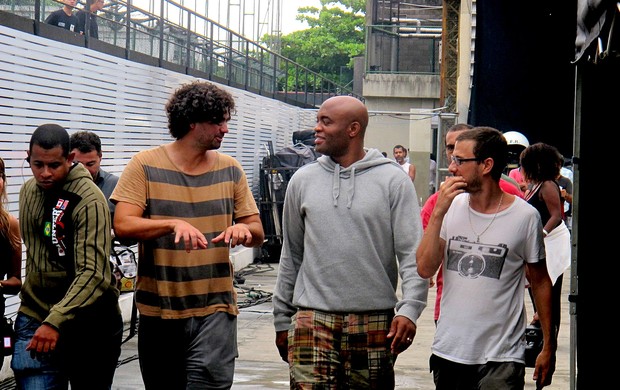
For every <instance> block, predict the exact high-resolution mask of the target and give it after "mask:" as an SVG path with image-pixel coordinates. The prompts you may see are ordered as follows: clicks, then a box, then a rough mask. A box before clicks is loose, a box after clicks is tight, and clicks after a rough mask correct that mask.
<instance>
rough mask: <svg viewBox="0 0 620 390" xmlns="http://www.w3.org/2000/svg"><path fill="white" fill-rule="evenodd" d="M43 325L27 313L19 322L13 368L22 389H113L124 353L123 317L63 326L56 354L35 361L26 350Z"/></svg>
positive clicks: (17, 324)
mask: <svg viewBox="0 0 620 390" xmlns="http://www.w3.org/2000/svg"><path fill="white" fill-rule="evenodd" d="M39 326H41V323H40V322H39V321H37V320H35V319H34V318H32V317H29V316H27V315H25V314H23V313H18V314H17V318H16V320H15V332H16V342H15V353H14V354H13V358H12V360H11V368H12V369H13V372H14V374H15V381H16V383H17V388H18V389H23V390H66V389H67V388H68V385H69V383H71V390H95V389H101V390H107V389H110V388H111V386H112V381H113V379H114V372H115V371H116V366H117V364H118V358H119V356H120V353H121V342H122V337H123V318H122V316H121V315H120V314H118V315H114V314H111V315H110V317H103V318H100V319H99V321H80V320H72V322H71V323H69V324H66V325H64V326H63V329H62V331H61V334H60V338H59V340H58V344H57V346H56V350H55V351H54V352H52V353H50V354H48V355H47V356H44V357H42V358H39V359H34V358H32V357H31V355H30V351H26V346H27V345H28V343H29V342H30V339H32V336H33V335H34V333H35V332H36V330H37V329H38V328H39Z"/></svg>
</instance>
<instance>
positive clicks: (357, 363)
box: [0, 81, 572, 390]
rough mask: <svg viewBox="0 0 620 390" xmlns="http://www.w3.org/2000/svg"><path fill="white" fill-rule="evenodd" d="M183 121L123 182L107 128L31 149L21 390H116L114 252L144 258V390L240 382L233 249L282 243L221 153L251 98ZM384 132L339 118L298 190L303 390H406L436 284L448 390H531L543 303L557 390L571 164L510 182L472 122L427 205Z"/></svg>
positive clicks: (23, 219) (200, 105)
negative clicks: (372, 136)
mask: <svg viewBox="0 0 620 390" xmlns="http://www.w3.org/2000/svg"><path fill="white" fill-rule="evenodd" d="M165 111H166V114H167V118H168V130H169V133H170V135H171V136H172V138H173V141H172V142H170V143H167V144H164V145H161V146H158V147H155V148H152V149H147V150H144V151H141V152H138V153H137V154H135V155H134V156H133V157H132V158H131V159H130V161H129V163H128V164H127V166H126V167H125V168H124V170H123V173H122V175H120V177H117V176H115V175H113V174H110V173H108V172H105V171H104V170H103V169H101V161H102V156H103V152H102V146H101V139H100V138H99V137H98V136H97V135H96V134H95V133H94V132H89V131H76V132H73V133H72V134H69V132H68V130H67V129H65V128H64V127H62V126H60V125H58V124H53V123H48V124H43V125H41V126H39V127H38V128H37V129H36V130H35V131H34V132H33V133H32V136H31V138H30V142H29V147H28V151H27V158H26V161H27V162H28V164H29V165H30V168H31V170H32V175H33V177H32V178H31V179H30V180H28V181H26V182H25V183H24V185H23V186H22V188H21V190H20V193H19V219H17V218H15V217H14V216H12V215H10V214H9V213H8V212H7V210H6V209H5V208H4V207H0V247H1V248H2V250H3V253H8V254H9V256H7V257H5V258H4V259H6V260H4V261H3V262H2V264H0V272H2V276H3V280H1V281H0V289H2V291H3V293H4V294H8V295H16V294H19V297H20V304H19V309H18V313H17V317H16V319H15V325H14V327H15V332H16V338H15V346H14V347H15V348H14V352H13V357H12V359H11V368H12V370H13V372H14V374H15V379H16V382H17V384H18V388H20V389H31V388H41V389H55V388H66V387H67V386H68V385H70V386H71V388H72V389H76V390H77V389H110V388H111V386H112V383H113V380H114V373H115V370H116V367H117V362H118V358H119V356H120V349H121V343H122V331H123V320H122V316H121V313H120V308H119V302H118V297H119V290H118V287H117V285H116V280H115V277H114V275H113V270H112V265H111V263H110V261H109V259H110V250H111V248H112V243H113V242H114V240H115V239H120V240H132V241H136V242H138V243H139V246H140V259H139V263H138V279H137V285H136V294H135V300H136V304H137V308H138V311H139V313H140V322H139V328H138V356H139V362H140V370H141V375H142V378H143V382H144V385H145V388H146V389H160V388H174V389H176V388H209V389H211V388H230V387H231V386H232V384H233V377H234V371H235V360H236V359H237V357H238V351H237V316H238V314H239V309H238V306H237V301H236V298H237V296H236V293H235V290H234V270H233V267H232V265H231V263H230V259H229V250H230V248H233V247H235V246H238V245H242V246H245V247H259V246H261V245H262V244H263V242H264V237H265V235H264V231H263V226H262V222H261V218H260V215H259V209H258V207H257V204H256V200H255V199H254V197H253V195H252V191H251V188H250V186H249V185H248V181H247V178H246V175H245V172H244V170H243V168H242V166H241V164H240V163H239V162H238V161H237V160H236V159H234V158H232V157H230V156H227V155H225V154H223V153H221V152H219V151H218V149H219V148H220V147H221V145H222V142H223V141H224V138H225V136H226V134H227V133H228V131H229V130H228V122H229V121H230V119H231V117H232V116H233V115H234V113H235V101H234V99H233V97H232V95H231V94H230V93H229V92H227V91H226V90H225V89H223V88H220V87H218V86H216V85H215V84H213V83H209V82H204V81H194V82H191V83H188V84H184V85H181V86H180V87H179V88H177V89H176V90H175V91H174V92H173V93H172V95H171V96H170V97H169V99H168V101H167V103H166V106H165ZM368 121H369V116H368V111H367V108H366V107H365V105H364V103H363V102H361V101H360V100H358V99H356V98H353V97H350V96H336V97H331V98H329V99H327V100H326V101H325V102H323V104H322V105H321V107H320V109H319V110H318V112H317V122H316V126H315V128H314V132H315V142H314V143H315V149H316V151H317V152H318V153H320V154H321V157H319V158H318V159H317V161H315V162H313V163H311V164H307V165H305V166H302V167H301V168H299V169H298V170H297V172H296V173H295V175H293V177H292V178H291V180H290V182H289V184H288V187H287V189H286V195H285V198H284V207H283V216H282V223H283V224H282V228H283V245H282V251H281V256H280V259H279V263H280V265H279V270H278V275H277V280H276V285H275V291H274V296H273V316H274V328H275V348H276V349H277V350H278V352H279V354H280V356H281V358H282V360H283V361H285V362H287V363H288V365H289V374H290V385H291V388H300V389H301V388H360V389H365V388H368V389H379V388H380V389H390V388H394V387H395V374H394V365H395V362H396V360H397V357H398V355H399V354H401V353H402V352H403V351H405V350H407V349H408V348H409V347H410V346H411V344H412V342H413V340H414V338H415V336H416V331H417V326H416V323H417V321H418V319H419V318H420V315H421V314H422V312H423V311H424V309H425V307H426V305H427V297H428V289H429V288H431V287H432V286H433V284H434V285H436V288H437V294H436V296H437V298H436V302H434V314H435V315H434V319H435V324H436V333H435V337H434V341H433V344H432V346H431V356H430V360H429V365H430V369H431V372H432V376H433V380H434V382H435V385H436V389H461V388H463V389H483V390H486V389H496V388H502V389H523V388H524V385H525V381H526V378H525V358H524V355H525V342H524V336H523V335H524V331H525V327H526V325H527V324H526V322H527V318H526V317H527V316H526V305H525V301H524V298H525V291H529V292H530V296H531V300H532V303H533V304H534V315H533V318H532V319H531V321H532V323H533V324H536V325H537V326H538V327H540V329H541V330H542V334H543V339H544V344H543V348H542V350H541V352H540V353H539V354H538V356H537V358H536V361H535V364H534V374H533V380H534V381H536V384H537V387H538V388H542V387H545V386H548V385H549V384H550V383H551V382H552V377H553V373H554V369H555V353H556V348H557V340H556V338H557V332H558V330H559V321H560V317H561V312H560V302H561V301H560V300H561V296H560V291H561V285H562V273H563V271H564V270H565V269H566V268H567V267H568V264H566V258H567V254H568V257H569V258H570V244H569V245H568V249H567V245H566V244H567V242H569V237H570V232H569V230H568V228H567V225H566V216H565V212H564V211H565V207H564V202H570V200H572V197H571V198H569V196H568V193H569V191H572V183H570V179H569V182H566V180H563V179H562V178H565V176H563V175H561V173H560V169H561V167H562V166H563V165H564V164H563V162H564V159H563V157H562V156H561V155H560V153H559V152H558V150H557V149H556V148H554V147H553V146H551V145H547V144H543V143H536V144H533V145H529V146H528V147H526V148H524V150H523V151H522V153H521V154H520V160H519V163H520V166H519V172H520V174H521V175H522V176H520V177H518V178H517V179H518V180H517V181H514V180H509V175H507V174H506V172H505V171H506V165H507V158H508V145H507V142H506V139H505V138H504V136H503V134H502V133H501V132H500V131H499V130H497V129H494V128H490V127H474V126H471V125H466V124H457V125H455V126H453V127H452V128H450V129H449V130H448V131H447V133H446V135H445V140H444V141H445V152H446V157H447V158H448V161H449V167H448V170H449V173H450V174H451V176H449V177H447V178H446V179H445V181H444V182H443V183H442V184H441V185H440V186H439V188H438V189H437V191H436V192H435V193H433V194H432V195H431V196H430V197H429V198H428V200H427V202H426V203H425V204H424V206H423V207H420V205H419V204H418V199H419V198H418V196H417V194H416V189H415V187H414V185H413V183H414V180H415V177H412V169H411V164H409V165H407V164H408V163H407V162H406V156H407V150H406V148H405V147H403V146H402V145H397V146H396V147H395V148H394V150H393V152H394V157H395V160H392V159H389V158H386V157H385V156H384V155H382V153H381V152H380V151H379V150H377V149H373V148H369V147H366V146H365V145H364V138H365V133H366V128H367V126H368ZM413 175H414V176H415V170H413ZM559 180H562V181H561V184H558V181H559ZM569 184H570V185H569ZM523 188H525V192H523V191H522V189H523ZM0 193H2V195H3V196H6V175H5V170H4V164H3V161H2V160H0ZM569 199H570V200H569ZM334 237H346V239H345V240H337V241H335V240H334V239H333V238H334ZM22 242H23V244H24V246H25V249H26V252H25V254H26V259H25V261H26V267H25V276H24V278H23V284H22V274H21V273H22V269H21V261H22V259H21V256H22V252H21V244H22ZM433 278H436V283H429V281H432V280H433ZM399 286H400V291H398V287H399ZM526 288H527V289H528V290H526ZM2 303H3V305H2V307H3V308H4V300H2ZM162 335H166V337H162ZM84 343H87V344H88V348H86V349H85V348H84ZM94 360H96V361H97V362H98V364H92V361H94Z"/></svg>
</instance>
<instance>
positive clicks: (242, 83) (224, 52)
mask: <svg viewBox="0 0 620 390" xmlns="http://www.w3.org/2000/svg"><path fill="white" fill-rule="evenodd" d="M90 3H91V0H87V1H86V4H84V6H83V8H84V9H88V6H89V4H90ZM156 3H157V2H154V1H151V2H150V5H149V8H153V9H152V10H150V11H146V10H144V9H141V8H139V7H136V6H135V5H133V4H132V1H131V0H128V1H120V0H107V1H106V4H105V6H104V8H103V9H102V10H101V11H99V12H98V13H97V15H96V20H97V25H98V27H99V34H98V35H99V37H98V41H102V42H106V43H108V44H111V45H113V46H116V47H119V48H122V49H124V56H125V58H126V59H129V60H132V59H134V58H135V57H136V53H140V54H144V55H147V56H150V57H152V58H154V59H155V60H156V62H157V65H158V66H160V67H171V66H172V67H174V69H175V70H180V71H185V72H187V74H195V75H198V76H200V77H204V78H207V79H213V80H217V81H218V82H222V83H223V84H227V85H230V86H234V87H236V88H241V89H244V90H248V91H251V92H254V93H257V94H260V95H263V96H269V97H271V98H273V99H278V100H281V101H284V102H287V103H290V104H294V105H297V106H301V107H316V106H318V105H320V104H321V103H322V102H323V101H324V100H325V99H326V98H328V97H330V96H334V95H353V96H355V94H354V93H353V91H352V90H351V89H349V88H347V87H345V86H342V85H339V84H337V83H336V82H334V81H331V80H329V79H326V78H324V77H322V76H321V75H320V74H318V73H316V72H313V71H312V70H310V69H308V68H305V67H303V66H301V65H299V64H297V63H295V62H293V61H291V60H289V59H287V58H285V57H283V56H281V55H279V54H278V53H275V52H273V51H271V50H269V49H268V48H265V47H263V46H261V45H260V44H258V43H256V42H253V41H251V40H249V39H247V38H245V37H243V36H241V35H240V34H238V33H236V32H234V31H232V30H230V29H228V28H226V27H224V26H222V25H220V24H218V23H217V22H215V21H213V20H210V19H208V18H206V17H204V16H203V15H200V14H198V13H196V12H195V11H193V10H191V9H189V8H186V7H184V6H182V5H179V4H177V3H175V2H174V1H171V0H161V1H160V2H159V4H156ZM61 6H62V4H61V3H57V2H56V1H53V0H0V10H2V11H5V12H8V13H12V14H15V15H18V16H21V17H24V18H29V19H33V20H34V21H35V29H34V31H35V34H36V33H37V30H38V29H37V28H36V24H37V23H42V22H44V20H45V18H46V17H47V15H49V13H50V12H53V11H55V10H57V9H58V8H59V7H61ZM78 8H80V7H78ZM86 23H87V26H86V28H85V31H89V26H88V24H90V21H89V18H86ZM67 34H75V33H72V32H69V31H67ZM83 41H84V45H85V46H86V47H89V48H97V47H98V45H96V44H94V42H93V41H95V39H94V38H91V37H89V36H88V34H86V35H85V36H84V37H83ZM356 97H358V98H360V99H361V97H360V96H356Z"/></svg>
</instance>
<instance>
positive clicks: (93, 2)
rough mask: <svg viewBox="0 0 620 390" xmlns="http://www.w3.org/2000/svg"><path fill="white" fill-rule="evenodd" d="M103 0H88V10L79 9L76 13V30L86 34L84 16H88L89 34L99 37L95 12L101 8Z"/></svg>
mask: <svg viewBox="0 0 620 390" xmlns="http://www.w3.org/2000/svg"><path fill="white" fill-rule="evenodd" d="M104 4H105V2H104V0H90V12H88V11H86V10H84V9H81V10H79V11H78V12H77V13H76V16H77V18H78V31H79V32H80V33H82V34H86V16H87V15H89V16H90V20H89V25H90V28H89V30H90V36H91V37H93V38H96V39H99V26H98V25H97V12H98V11H100V10H101V9H102V8H103V5H104Z"/></svg>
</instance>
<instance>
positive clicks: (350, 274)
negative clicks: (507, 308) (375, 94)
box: [273, 96, 428, 389]
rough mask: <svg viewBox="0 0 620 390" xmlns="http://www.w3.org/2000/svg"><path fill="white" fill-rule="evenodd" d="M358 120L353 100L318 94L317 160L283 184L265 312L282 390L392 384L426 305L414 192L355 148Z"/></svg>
mask: <svg viewBox="0 0 620 390" xmlns="http://www.w3.org/2000/svg"><path fill="white" fill-rule="evenodd" d="M367 125H368V111H367V109H366V107H365V106H364V104H363V103H362V102H361V101H359V100H357V99H355V98H353V97H350V96H337V97H332V98H330V99H328V100H326V101H325V102H324V103H323V105H322V106H321V108H320V109H319V111H318V114H317V124H316V127H315V128H314V130H315V132H316V139H315V148H316V151H317V152H319V153H321V154H322V155H323V156H321V157H319V159H318V160H317V161H316V162H313V163H310V164H307V165H304V166H303V167H301V168H300V169H299V170H298V171H297V172H296V173H295V175H293V177H292V178H291V180H290V182H289V184H288V188H287V192H286V196H285V201H284V211H283V231H284V243H283V247H282V254H281V258H280V267H279V272H278V279H277V282H276V288H275V292H274V298H273V304H274V311H273V313H274V325H275V330H276V346H277V347H278V350H279V352H280V356H281V357H282V359H283V360H284V361H286V362H288V363H289V366H290V381H291V388H381V389H391V388H394V385H395V384H394V362H395V360H396V357H397V355H398V354H400V353H401V352H403V351H405V350H406V349H407V348H408V347H409V346H410V345H411V343H412V341H413V338H414V337H415V334H416V321H417V320H418V318H419V317H420V314H421V313H422V310H423V309H424V308H425V307H426V299H427V294H428V281H427V280H425V279H422V278H421V277H420V276H419V275H418V273H417V264H416V257H415V251H416V248H417V246H418V242H419V241H420V238H421V235H422V223H421V219H420V208H419V206H418V204H417V202H416V199H418V197H417V195H416V194H415V188H414V187H413V183H412V181H411V179H410V178H409V176H408V175H407V174H406V173H405V172H404V171H403V170H402V169H401V168H400V167H399V166H398V164H397V163H396V162H394V161H392V160H389V159H387V158H385V157H383V155H382V154H381V152H380V151H378V150H376V149H365V148H364V133H365V131H366V126H367ZM412 194H413V195H414V196H412ZM399 275H400V277H401V278H402V284H401V285H402V298H400V299H399V298H398V297H397V295H396V287H397V284H398V277H399ZM345 324H348V326H343V325H345ZM326 356H329V359H326V358H325V357H326Z"/></svg>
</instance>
